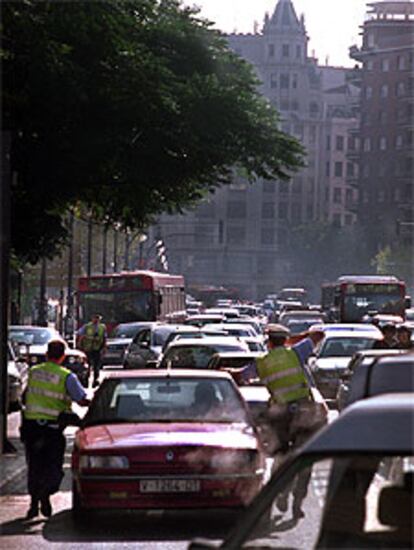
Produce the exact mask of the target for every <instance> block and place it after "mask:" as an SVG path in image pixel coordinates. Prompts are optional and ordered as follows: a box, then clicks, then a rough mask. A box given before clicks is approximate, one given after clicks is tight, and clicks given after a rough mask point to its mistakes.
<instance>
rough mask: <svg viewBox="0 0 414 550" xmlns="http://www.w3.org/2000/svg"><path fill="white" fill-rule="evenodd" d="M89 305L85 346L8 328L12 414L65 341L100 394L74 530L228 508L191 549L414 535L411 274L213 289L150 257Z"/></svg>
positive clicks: (92, 407)
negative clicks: (100, 329) (312, 294)
mask: <svg viewBox="0 0 414 550" xmlns="http://www.w3.org/2000/svg"><path fill="white" fill-rule="evenodd" d="M77 301H78V303H77V311H78V325H79V329H78V331H77V333H75V334H73V335H72V338H71V339H69V344H68V343H67V342H66V341H65V340H64V338H63V337H62V336H61V335H60V334H59V333H58V332H57V331H56V330H55V329H49V328H41V327H32V326H24V325H20V326H11V327H10V329H9V354H10V355H9V369H10V376H9V410H10V411H15V410H18V409H19V408H21V407H23V408H24V406H25V405H24V403H22V394H23V389H24V386H25V384H26V383H27V379H28V372H29V371H30V369H32V368H33V367H35V366H36V365H39V364H40V363H42V362H43V361H44V360H45V357H46V353H47V346H48V342H50V341H56V340H61V341H62V342H64V347H65V360H64V366H65V367H66V368H67V369H68V370H69V371H70V372H71V373H73V374H75V375H76V376H77V377H78V379H79V381H80V383H81V384H82V385H83V387H84V388H85V389H86V393H87V394H88V396H89V397H90V399H91V401H90V404H89V406H88V407H87V408H85V409H84V411H83V412H82V413H81V414H80V415H77V414H74V413H72V414H71V415H68V416H69V420H68V421H67V426H69V429H72V430H73V426H76V432H75V433H74V439H73V446H72V448H71V480H72V481H71V484H72V488H71V492H72V497H71V498H72V505H71V514H72V520H73V523H74V525H75V527H76V528H82V529H88V526H89V525H90V524H91V522H92V521H98V522H99V521H101V520H100V519H99V518H100V517H101V514H108V513H109V514H110V513H112V512H113V513H115V512H120V511H121V512H122V511H124V512H127V513H129V514H130V513H136V514H139V513H141V514H142V513H144V514H145V513H149V512H154V511H164V512H171V513H175V514H177V521H178V522H179V521H180V513H181V512H184V511H191V512H192V513H196V514H199V515H200V516H203V514H206V513H212V512H214V513H216V514H218V515H219V516H220V514H221V513H230V514H231V518H232V519H231V524H230V527H229V529H228V530H227V532H226V534H225V536H224V537H223V538H222V539H221V540H210V539H202V538H195V539H194V540H193V541H192V542H191V543H190V546H189V547H190V548H192V549H199V548H218V547H220V548H234V549H236V548H385V547H392V548H409V547H411V543H412V532H413V517H414V514H413V509H412V504H413V501H412V498H411V497H412V488H413V478H414V456H413V430H414V424H413V422H414V400H413V399H412V392H413V390H414V355H413V351H412V350H413V348H414V338H413V336H412V334H413V331H414V320H413V318H414V309H413V308H411V303H410V298H409V297H408V296H406V287H405V284H404V282H403V281H401V280H398V279H397V278H395V277H385V276H343V277H340V278H338V280H337V281H335V282H333V283H332V284H329V285H323V286H322V288H321V302H320V304H314V303H310V302H309V300H308V297H307V293H306V291H305V289H303V288H285V289H281V290H280V291H279V292H278V293H275V294H274V295H269V296H267V297H266V299H265V300H264V301H263V302H261V303H247V302H245V301H244V302H241V301H238V300H234V299H229V298H226V297H225V296H224V297H222V298H217V296H214V299H213V298H212V299H210V300H207V302H209V303H205V302H203V301H201V300H197V299H196V298H194V297H193V296H190V295H189V294H186V292H185V284H184V279H183V278H182V277H175V276H170V275H167V274H159V273H156V272H149V271H142V272H140V271H137V272H128V273H123V274H111V275H100V276H92V277H90V278H89V279H88V278H82V279H81V280H80V281H79V287H78V293H77ZM212 302H213V303H212ZM95 317H96V318H97V322H98V324H101V325H104V326H105V328H106V331H107V334H106V336H105V344H104V346H103V347H102V350H101V351H100V352H99V355H100V362H101V364H100V367H99V371H98V372H94V368H95V367H94V366H93V365H91V364H90V363H88V360H89V357H90V355H89V352H90V350H89V349H87V348H86V346H85V345H84V341H83V340H82V339H85V338H86V337H87V336H85V335H87V334H88V328H87V327H88V326H89V325H90V319H94V318H95ZM82 326H84V327H86V329H82ZM407 335H408V338H407ZM82 341H83V344H82ZM276 353H277V354H278V355H277V357H279V356H280V357H281V358H282V359H283V361H282V360H281V362H279V363H278V362H277V361H279V359H277V360H276V362H273V363H272V362H271V361H270V360H269V358H272V357H275V358H276ZM272 354H273V355H272ZM92 360H93V359H92ZM289 369H291V370H289ZM295 369H296V370H295ZM23 401H24V399H23ZM76 410H77V412H79V410H80V409H76ZM70 426H72V428H71V427H70ZM104 517H105V518H107V516H105V515H104V516H102V518H104ZM104 521H110V520H109V519H105V520H104Z"/></svg>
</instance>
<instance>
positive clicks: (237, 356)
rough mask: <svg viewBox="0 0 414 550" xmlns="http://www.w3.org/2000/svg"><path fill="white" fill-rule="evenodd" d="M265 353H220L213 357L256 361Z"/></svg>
mask: <svg viewBox="0 0 414 550" xmlns="http://www.w3.org/2000/svg"><path fill="white" fill-rule="evenodd" d="M262 355H263V352H261V351H218V352H217V353H216V354H215V355H214V356H213V357H219V358H223V359H256V357H261V356H262Z"/></svg>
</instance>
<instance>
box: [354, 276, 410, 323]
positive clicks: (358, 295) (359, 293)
mask: <svg viewBox="0 0 414 550" xmlns="http://www.w3.org/2000/svg"><path fill="white" fill-rule="evenodd" d="M371 312H375V313H388V314H394V315H403V313H404V298H403V296H402V294H401V289H400V287H399V286H398V285H349V286H348V287H347V289H346V292H345V295H344V314H345V318H346V320H347V321H348V322H354V321H360V320H361V319H362V317H363V316H364V315H366V314H368V313H371Z"/></svg>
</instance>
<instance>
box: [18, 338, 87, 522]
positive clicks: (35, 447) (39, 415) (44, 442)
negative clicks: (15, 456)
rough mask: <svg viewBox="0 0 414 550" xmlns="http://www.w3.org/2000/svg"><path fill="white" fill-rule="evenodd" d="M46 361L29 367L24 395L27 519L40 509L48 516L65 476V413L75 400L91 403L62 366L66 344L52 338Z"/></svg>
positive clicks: (23, 435)
mask: <svg viewBox="0 0 414 550" xmlns="http://www.w3.org/2000/svg"><path fill="white" fill-rule="evenodd" d="M46 358H47V361H46V363H43V364H40V365H38V366H36V367H32V368H31V369H30V371H29V381H28V385H27V389H26V392H25V396H24V401H25V407H24V411H23V423H22V429H21V434H22V440H23V442H24V444H25V448H26V460H27V467H28V479H27V482H28V483H27V484H28V492H29V494H30V496H31V504H30V508H29V510H28V512H27V516H26V517H27V519H31V518H34V517H36V516H37V515H38V513H39V503H40V511H41V512H42V514H43V515H44V516H46V517H49V516H50V515H51V514H52V506H51V503H50V498H49V497H50V495H52V494H54V493H56V492H57V491H58V490H59V486H60V483H61V481H62V478H63V460H64V453H65V445H66V441H65V437H64V435H63V429H64V426H62V424H61V423H60V418H61V417H62V413H69V412H70V410H71V403H72V400H73V401H76V402H77V403H78V404H79V405H82V406H87V405H89V400H88V399H87V398H86V393H85V390H84V389H83V387H82V386H81V384H80V382H79V380H78V379H77V377H76V375H75V374H73V373H71V372H70V371H69V370H67V369H65V368H64V367H62V366H61V364H62V362H63V360H64V358H65V344H64V342H62V341H61V340H53V341H51V342H49V344H48V347H47V355H46Z"/></svg>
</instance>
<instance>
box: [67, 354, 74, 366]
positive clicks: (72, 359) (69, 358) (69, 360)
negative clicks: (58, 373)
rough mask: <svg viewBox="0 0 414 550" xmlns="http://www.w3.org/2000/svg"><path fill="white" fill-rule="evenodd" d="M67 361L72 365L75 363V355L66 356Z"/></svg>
mask: <svg viewBox="0 0 414 550" xmlns="http://www.w3.org/2000/svg"><path fill="white" fill-rule="evenodd" d="M68 363H69V364H70V365H73V364H74V363H76V357H73V355H70V356H69V357H68Z"/></svg>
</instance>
